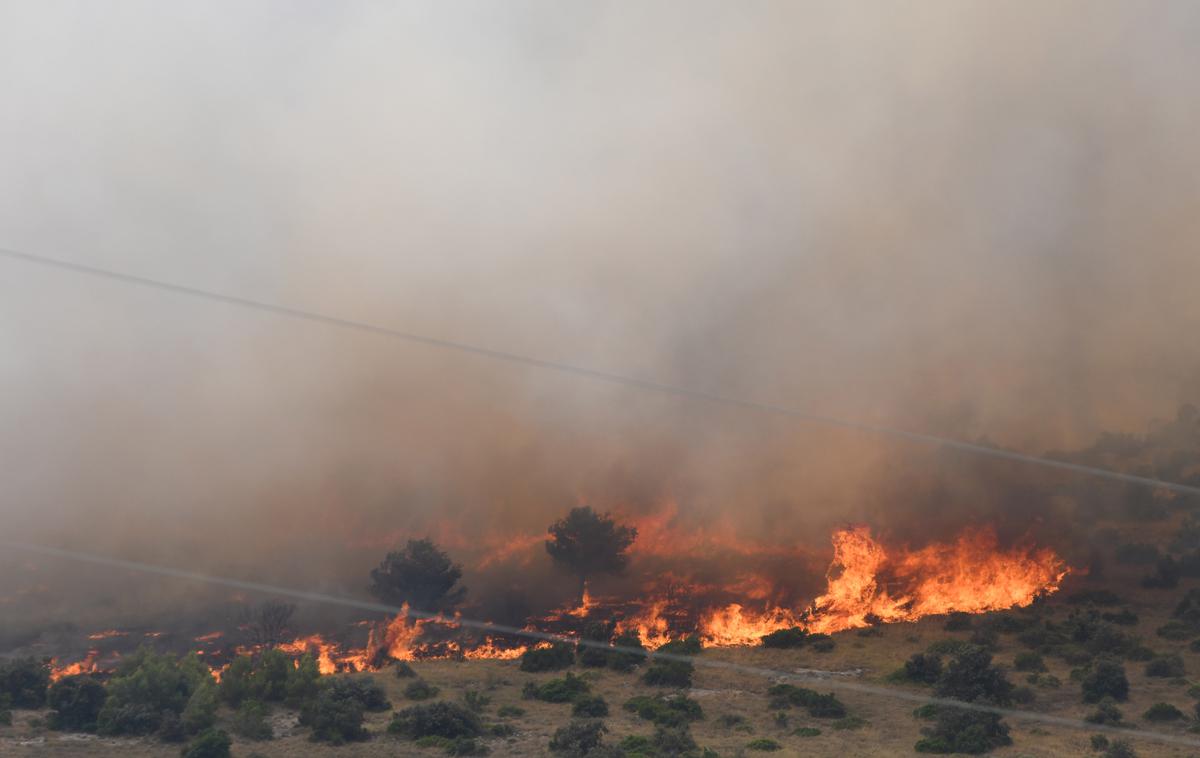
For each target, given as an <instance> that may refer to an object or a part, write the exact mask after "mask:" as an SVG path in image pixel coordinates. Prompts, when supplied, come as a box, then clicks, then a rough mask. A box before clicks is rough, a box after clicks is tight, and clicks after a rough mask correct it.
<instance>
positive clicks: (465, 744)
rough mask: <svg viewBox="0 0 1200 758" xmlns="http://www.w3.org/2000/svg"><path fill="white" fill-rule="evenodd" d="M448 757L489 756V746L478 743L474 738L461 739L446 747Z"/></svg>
mask: <svg viewBox="0 0 1200 758" xmlns="http://www.w3.org/2000/svg"><path fill="white" fill-rule="evenodd" d="M446 754H447V755H487V754H488V749H487V745H484V744H483V743H481V742H477V741H476V740H475V738H474V737H459V738H458V739H455V740H452V741H451V742H450V744H449V745H447V746H446Z"/></svg>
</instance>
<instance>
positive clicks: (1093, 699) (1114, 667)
mask: <svg viewBox="0 0 1200 758" xmlns="http://www.w3.org/2000/svg"><path fill="white" fill-rule="evenodd" d="M1079 686H1080V689H1081V690H1082V692H1083V702H1085V703H1098V702H1100V701H1101V700H1102V699H1104V698H1106V697H1111V698H1112V699H1113V700H1119V701H1123V700H1125V699H1126V698H1127V697H1129V680H1128V679H1127V678H1126V677H1125V667H1124V666H1122V665H1121V664H1120V663H1118V662H1117V661H1113V660H1108V659H1102V660H1099V661H1097V662H1096V663H1095V664H1094V665H1093V666H1091V668H1090V669H1089V670H1088V671H1087V673H1085V674H1084V676H1083V679H1082V680H1081V681H1080V685H1079Z"/></svg>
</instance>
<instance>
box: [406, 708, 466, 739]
mask: <svg viewBox="0 0 1200 758" xmlns="http://www.w3.org/2000/svg"><path fill="white" fill-rule="evenodd" d="M388 732H389V733H391V734H397V735H400V736H401V737H407V738H408V739H410V740H416V739H420V738H422V737H442V738H445V739H456V738H458V737H478V736H480V735H482V734H483V725H482V724H481V723H480V721H479V717H478V716H476V715H475V714H474V713H472V712H471V711H469V710H467V709H466V708H464V707H462V706H461V705H458V704H456V703H448V702H444V701H443V702H439V703H428V704H424V705H412V706H409V707H408V708H405V709H404V710H401V711H397V712H396V714H395V715H393V716H392V721H391V723H390V724H388Z"/></svg>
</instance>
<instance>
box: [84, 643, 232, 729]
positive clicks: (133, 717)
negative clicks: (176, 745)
mask: <svg viewBox="0 0 1200 758" xmlns="http://www.w3.org/2000/svg"><path fill="white" fill-rule="evenodd" d="M211 681H212V680H211V678H210V677H209V674H208V667H207V666H205V665H204V664H203V663H201V662H200V659H199V658H198V657H196V656H195V655H189V656H185V657H184V658H176V657H175V656H173V655H158V654H157V653H155V652H154V651H152V650H150V649H148V648H141V649H140V650H138V652H137V653H136V654H135V655H133V656H131V657H129V658H127V659H126V660H125V661H124V663H122V664H121V666H120V667H119V668H118V669H117V673H116V675H115V676H114V677H113V678H112V680H111V681H110V682H109V683H108V699H107V700H106V701H105V703H104V706H103V707H102V708H101V709H100V713H99V714H98V716H97V719H96V726H97V729H98V731H100V733H102V734H114V735H115V734H150V733H152V732H154V731H155V730H157V729H158V728H159V726H160V725H161V724H162V721H163V717H164V714H165V713H170V714H172V715H173V716H175V717H178V716H179V715H180V714H181V713H182V712H183V710H184V708H185V707H186V706H187V704H188V701H189V700H190V699H191V697H192V695H193V694H194V693H195V692H196V691H197V689H198V688H199V687H200V686H201V685H202V684H204V683H209V684H210V685H211Z"/></svg>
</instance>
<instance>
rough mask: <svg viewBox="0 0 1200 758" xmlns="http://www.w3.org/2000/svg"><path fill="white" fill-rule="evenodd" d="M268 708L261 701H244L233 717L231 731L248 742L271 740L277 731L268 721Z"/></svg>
mask: <svg viewBox="0 0 1200 758" xmlns="http://www.w3.org/2000/svg"><path fill="white" fill-rule="evenodd" d="M267 713H268V711H267V706H266V704H265V703H263V702H261V701H259V700H244V701H242V704H241V706H239V707H238V709H237V713H235V714H234V715H233V720H232V721H231V722H230V725H229V726H230V729H232V730H233V733H234V734H236V735H237V736H239V737H244V738H246V739H248V740H269V739H273V738H274V737H275V730H274V729H272V728H271V723H270V722H269V721H267Z"/></svg>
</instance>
